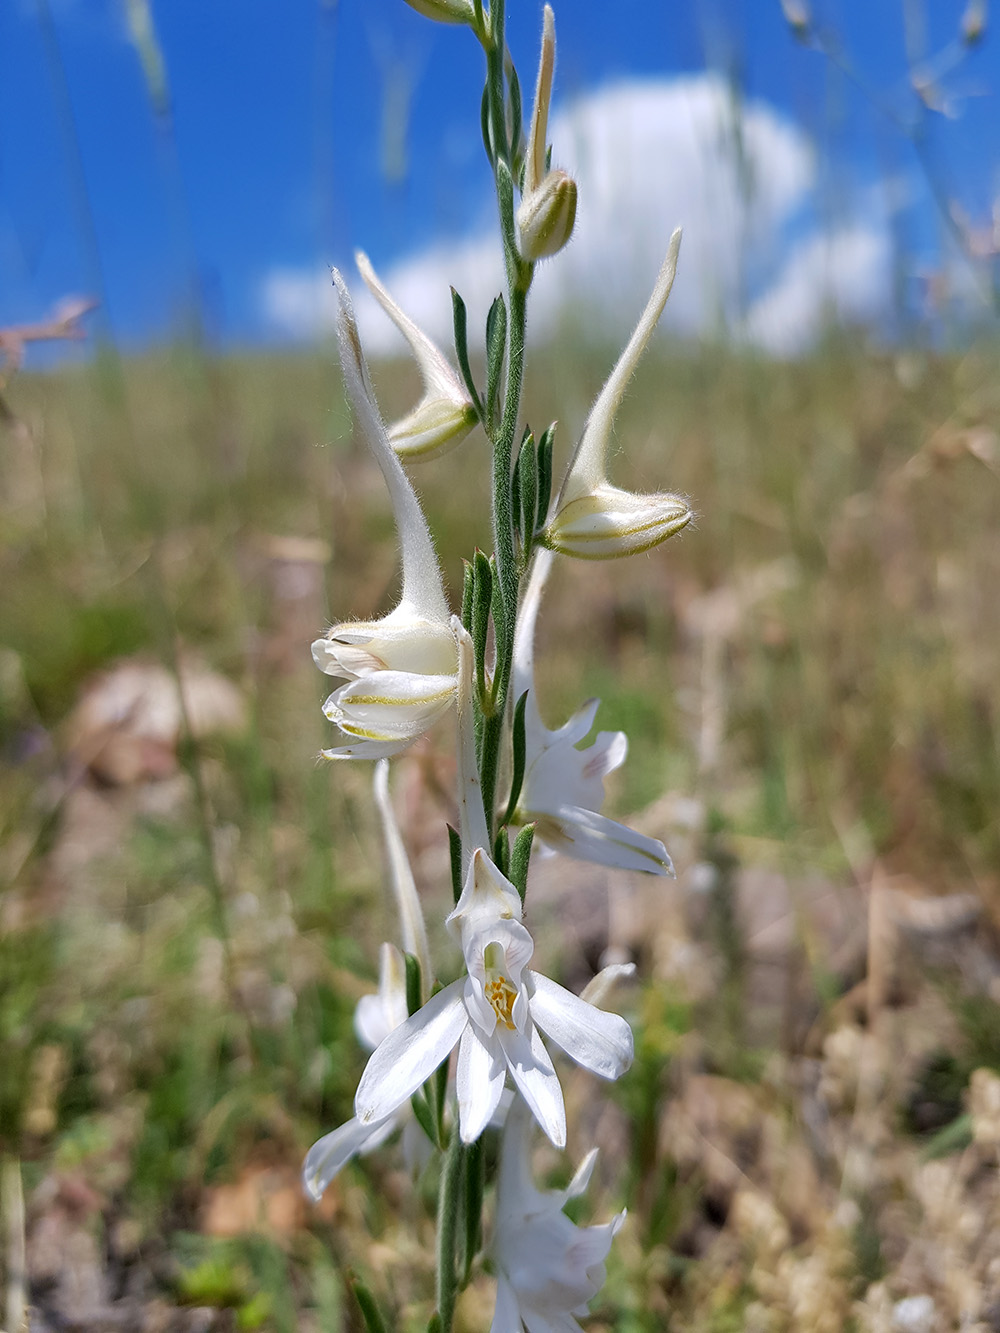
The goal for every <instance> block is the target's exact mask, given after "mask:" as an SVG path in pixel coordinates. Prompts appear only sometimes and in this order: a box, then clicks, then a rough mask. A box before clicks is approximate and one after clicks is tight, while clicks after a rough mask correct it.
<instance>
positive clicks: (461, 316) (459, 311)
mask: <svg viewBox="0 0 1000 1333" xmlns="http://www.w3.org/2000/svg"><path fill="white" fill-rule="evenodd" d="M451 312H452V318H453V321H454V325H455V355H456V356H457V357H458V368H459V370H460V371H461V372H462V379H463V380H464V381H465V387H466V388H467V389H468V391H469V397H470V398H471V399H472V405H473V407H474V408H475V409H476V415H477V416H478V417H479V420H480V421H482V419H483V404H482V402H481V401H480V398H479V391H478V390H477V388H476V381H475V380H474V379H473V378H472V367H471V366H470V365H469V342H468V319H467V316H466V311H465V302H464V301H463V300H462V298H461V297H460V296H459V294H458V292H456V291H455V288H454V287H452V289H451Z"/></svg>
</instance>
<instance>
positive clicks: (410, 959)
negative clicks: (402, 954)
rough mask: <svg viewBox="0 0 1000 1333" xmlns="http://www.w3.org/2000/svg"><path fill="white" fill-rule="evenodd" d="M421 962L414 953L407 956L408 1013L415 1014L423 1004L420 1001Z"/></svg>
mask: <svg viewBox="0 0 1000 1333" xmlns="http://www.w3.org/2000/svg"><path fill="white" fill-rule="evenodd" d="M420 991H421V984H420V960H419V959H418V958H416V957H415V956H414V955H413V954H412V953H408V954H406V1012H407V1013H408V1014H415V1013H416V1012H417V1010H418V1009H419V1008H420V1005H421V1003H422V1001H421V999H420Z"/></svg>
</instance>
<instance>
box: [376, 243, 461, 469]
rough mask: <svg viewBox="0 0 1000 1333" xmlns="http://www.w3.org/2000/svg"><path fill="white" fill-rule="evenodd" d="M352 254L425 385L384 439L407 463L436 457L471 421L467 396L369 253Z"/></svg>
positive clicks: (452, 446) (459, 442)
mask: <svg viewBox="0 0 1000 1333" xmlns="http://www.w3.org/2000/svg"><path fill="white" fill-rule="evenodd" d="M354 258H355V260H356V262H357V265H358V272H359V273H360V274H361V276H362V277H363V278H364V280H365V285H366V286H367V288H368V290H369V291H370V292H371V294H372V296H374V297H375V300H376V301H378V303H379V305H380V306H381V307H382V309H383V310H384V311H385V313H386V314H387V315H388V316H389V318H390V319H391V320H392V322H393V323H394V324H395V325H396V328H397V329H399V331H400V333H401V334H402V335H403V337H404V338H405V339H406V341H407V342H408V343H409V344H410V350H411V351H412V352H413V356H414V359H415V360H416V363H417V368H418V369H419V371H420V378H421V379H422V380H423V384H424V394H423V397H422V398H421V399H420V402H419V403H417V405H416V407H415V408H414V409H413V411H412V412H409V413H407V415H406V416H405V417H401V418H400V420H399V421H395V422H393V424H392V425H391V426H389V427H388V435H389V443H390V444H391V445H392V447H393V449H395V451H396V453H397V454H398V455H399V457H400V458H404V459H406V461H407V462H416V461H417V460H419V459H425V458H436V457H438V456H439V455H440V454H445V453H447V452H448V451H449V450H450V449H453V448H454V447H455V445H456V444H461V442H462V441H463V440H464V439H465V437H466V435H468V433H469V431H470V430H471V429H472V428H473V426H474V425H475V424H476V420H477V418H476V409H475V408H474V407H473V405H472V399H471V398H470V397H469V392H468V390H467V389H466V387H465V385H464V384H463V383H462V381H461V380H460V379H459V377H458V375H457V374H456V373H455V371H454V370H453V369H452V367H451V365H450V363H449V361H448V358H447V357H446V356H445V355H444V353H443V352H442V351H441V350H440V348H438V347H437V346H436V344H435V343H433V342H432V341H431V339H430V338H428V336H427V334H426V333H424V331H423V329H422V328H420V326H419V325H418V324H416V323H414V321H413V320H412V319H410V317H409V315H407V314H406V312H405V311H404V310H403V309H402V308H401V307H400V306H399V305H398V304H397V302H396V301H394V300H393V298H392V297H391V296H390V295H389V292H388V291H387V290H386V288H385V287H384V286H383V285H382V283H381V282H380V281H379V278H378V275H377V274H376V272H375V270H374V269H373V268H372V266H371V263H370V261H369V259H368V256H367V255H366V254H365V253H364V252H363V251H361V250H358V251H357V253H356V254H355V256H354Z"/></svg>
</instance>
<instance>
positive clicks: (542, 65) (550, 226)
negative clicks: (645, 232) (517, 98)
mask: <svg viewBox="0 0 1000 1333" xmlns="http://www.w3.org/2000/svg"><path fill="white" fill-rule="evenodd" d="M555 63H556V21H555V16H554V15H553V13H552V8H551V6H549V5H546V6H545V10H544V17H543V21H542V53H541V56H540V58H539V61H538V82H537V84H536V86H535V106H534V110H533V111H532V113H531V128H530V130H529V132H528V144H527V152H526V155H525V160H524V184H523V188H522V191H521V203H520V206H519V208H518V210H517V232H518V249H519V250H520V252H521V255H522V257H523V258H524V259H526V260H528V262H529V263H534V262H535V261H536V260H538V259H545V258H546V257H547V256H549V255H554V254H557V253H558V252H559V251H560V250H561V249H562V248H563V246H564V245H565V244H566V242H567V241H568V240H569V238H570V236H571V235H572V234H573V224H574V223H575V222H576V198H577V188H576V181H575V180H574V179H573V177H572V176H570V175H568V174H567V173H566V172H565V171H561V170H560V169H559V168H558V167H556V168H552V167H549V166H548V162H547V158H548V144H547V142H546V139H547V137H548V124H549V103H550V101H551V99H552V76H553V73H554V72H555Z"/></svg>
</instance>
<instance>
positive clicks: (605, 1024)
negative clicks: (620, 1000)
mask: <svg viewBox="0 0 1000 1333" xmlns="http://www.w3.org/2000/svg"><path fill="white" fill-rule="evenodd" d="M524 978H525V981H526V983H527V986H528V992H529V1001H528V1004H529V1007H530V1009H531V1017H532V1018H533V1019H534V1020H535V1022H536V1023H537V1024H538V1026H539V1027H540V1028H541V1029H542V1031H543V1032H544V1033H545V1034H546V1036H548V1037H551V1038H552V1040H553V1041H554V1042H555V1043H556V1045H557V1046H559V1047H561V1049H562V1050H564V1051H565V1052H566V1054H567V1055H568V1056H569V1057H570V1059H572V1060H575V1061H576V1063H577V1064H578V1065H582V1066H583V1067H584V1069H589V1070H590V1071H591V1073H592V1074H597V1075H599V1076H600V1077H601V1078H619V1077H620V1076H621V1075H622V1074H624V1072H625V1070H626V1069H628V1067H629V1065H631V1063H632V1055H633V1041H632V1029H631V1028H630V1027H629V1025H628V1024H627V1023H626V1022H625V1020H624V1018H622V1017H621V1016H620V1015H619V1014H609V1013H607V1012H606V1011H605V1010H604V1009H596V1008H595V1007H594V1005H592V1004H588V1003H587V1001H586V1000H581V999H580V998H579V996H576V995H574V994H573V993H572V991H568V990H566V988H565V987H564V986H560V985H558V984H557V983H556V982H554V981H552V980H550V978H549V977H544V976H542V974H541V973H540V972H532V971H530V970H528V969H525V973H524ZM525 1100H527V1098H525Z"/></svg>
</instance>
